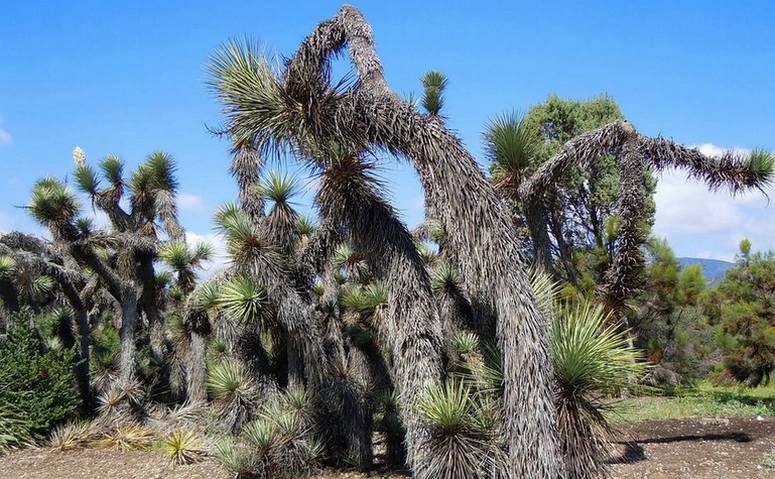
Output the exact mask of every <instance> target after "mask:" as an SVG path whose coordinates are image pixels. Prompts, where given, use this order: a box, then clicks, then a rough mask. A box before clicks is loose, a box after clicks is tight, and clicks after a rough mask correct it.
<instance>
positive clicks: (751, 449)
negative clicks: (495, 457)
mask: <svg viewBox="0 0 775 479" xmlns="http://www.w3.org/2000/svg"><path fill="white" fill-rule="evenodd" d="M623 432H624V433H625V435H626V436H627V437H629V438H630V439H631V440H632V442H630V443H626V441H623V442H622V444H619V451H618V453H619V455H618V457H616V458H614V460H613V462H614V464H613V465H612V467H613V472H614V477H615V478H617V479H635V478H638V479H640V478H647V479H684V478H685V479H689V478H691V479H711V478H712V479H721V478H723V479H761V478H775V469H768V468H766V467H764V466H763V465H762V464H763V463H764V461H765V460H766V458H767V457H768V456H771V455H773V457H775V417H764V418H758V419H757V418H755V417H737V418H687V419H672V420H668V421H644V422H639V423H636V424H630V425H627V426H624V427H623ZM229 477H230V475H229V474H228V473H227V472H226V471H224V470H223V469H221V468H220V467H219V466H218V465H216V464H214V463H212V462H204V463H200V464H194V465H190V466H176V467H173V466H171V465H170V464H169V462H168V461H167V459H166V458H165V457H164V456H163V455H161V454H159V453H158V452H154V451H148V452H120V451H115V450H105V449H89V450H82V451H68V452H57V451H50V450H45V449H32V450H26V451H18V452H15V453H13V454H10V455H8V456H5V457H0V478H1V479H6V478H8V479H33V478H35V479H38V478H46V479H48V478H52V479H53V478H56V479H94V478H108V479H184V478H185V479H227V478H229ZM319 477H320V478H326V479H345V478H352V479H358V478H363V477H372V478H379V477H383V478H399V477H404V476H401V475H399V474H385V473H382V472H374V473H372V474H370V475H363V474H360V473H356V472H344V473H330V474H324V475H322V476H319Z"/></svg>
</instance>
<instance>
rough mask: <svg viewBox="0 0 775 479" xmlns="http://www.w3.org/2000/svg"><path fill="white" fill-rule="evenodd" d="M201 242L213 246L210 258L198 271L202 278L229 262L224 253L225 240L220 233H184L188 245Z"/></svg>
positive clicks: (206, 277) (207, 276)
mask: <svg viewBox="0 0 775 479" xmlns="http://www.w3.org/2000/svg"><path fill="white" fill-rule="evenodd" d="M202 242H204V243H207V244H209V245H210V246H212V248H213V257H212V259H211V260H210V261H207V262H205V264H204V265H203V266H204V267H203V269H202V271H201V272H200V273H199V278H200V279H202V280H204V279H208V278H209V277H210V276H212V275H213V274H214V273H216V272H218V271H220V270H221V269H223V268H224V267H226V265H227V264H228V263H229V255H228V254H227V253H226V242H225V241H224V239H223V237H222V236H221V235H219V234H215V233H207V234H197V233H194V232H191V231H189V232H187V233H186V243H188V244H189V245H190V246H194V245H196V244H197V243H202Z"/></svg>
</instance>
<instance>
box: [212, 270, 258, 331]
mask: <svg viewBox="0 0 775 479" xmlns="http://www.w3.org/2000/svg"><path fill="white" fill-rule="evenodd" d="M219 293H220V294H219V298H218V304H219V305H220V306H221V308H223V311H224V313H225V314H226V315H227V316H228V317H229V318H230V319H232V320H233V321H237V322H252V321H256V320H259V319H261V318H262V317H263V315H264V314H265V312H266V308H267V307H268V301H267V296H266V290H265V289H264V288H263V286H261V285H259V284H258V283H257V282H256V281H255V280H254V279H253V278H251V277H249V276H244V275H240V276H236V277H234V278H232V279H230V280H229V281H227V282H225V283H223V285H221V287H220V290H219Z"/></svg>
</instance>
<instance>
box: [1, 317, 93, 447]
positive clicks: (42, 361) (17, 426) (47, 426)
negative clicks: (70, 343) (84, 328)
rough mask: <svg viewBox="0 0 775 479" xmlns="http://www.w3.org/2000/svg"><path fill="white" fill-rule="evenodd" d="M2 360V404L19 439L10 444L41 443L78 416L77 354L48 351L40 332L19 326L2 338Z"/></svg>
mask: <svg viewBox="0 0 775 479" xmlns="http://www.w3.org/2000/svg"><path fill="white" fill-rule="evenodd" d="M0 358H3V360H2V362H0V404H2V405H4V408H7V410H8V411H13V412H14V417H15V419H14V422H13V424H14V427H13V429H12V430H13V431H15V432H14V433H13V435H14V436H15V437H17V439H18V440H11V439H9V438H6V441H7V442H9V443H11V444H12V443H14V442H16V443H17V445H23V443H24V442H26V439H27V438H28V437H29V438H33V439H40V438H42V437H44V436H46V434H47V433H48V432H49V431H50V430H51V429H52V428H53V427H54V426H56V425H57V424H59V423H60V422H62V421H64V420H66V419H68V418H71V417H73V416H74V415H75V414H76V411H77V410H78V407H79V406H80V403H81V400H80V397H79V395H78V390H77V387H76V383H75V378H74V376H73V367H74V366H75V364H76V361H75V352H74V351H72V350H69V349H65V350H60V351H57V350H47V349H46V347H45V346H44V343H43V340H42V338H41V337H40V336H39V335H38V334H37V332H35V331H30V330H28V329H27V328H25V327H21V326H17V327H13V328H12V329H11V330H10V331H9V332H8V334H7V335H6V336H5V337H3V338H0ZM20 418H21V421H20ZM10 435H11V434H9V436H10Z"/></svg>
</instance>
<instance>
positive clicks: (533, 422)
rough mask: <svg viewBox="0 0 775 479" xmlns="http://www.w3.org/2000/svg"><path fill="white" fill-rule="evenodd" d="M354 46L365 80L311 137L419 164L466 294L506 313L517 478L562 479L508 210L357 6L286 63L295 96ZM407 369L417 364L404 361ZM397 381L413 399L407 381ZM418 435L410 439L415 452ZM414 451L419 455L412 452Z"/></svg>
mask: <svg viewBox="0 0 775 479" xmlns="http://www.w3.org/2000/svg"><path fill="white" fill-rule="evenodd" d="M345 45H347V46H348V47H349V52H350V57H351V59H352V62H353V64H354V65H355V67H356V70H357V72H358V80H359V82H358V84H357V87H356V88H354V89H353V90H350V91H348V92H346V93H345V94H343V95H342V96H341V97H340V98H337V101H330V102H328V103H327V104H324V105H322V106H318V108H317V109H315V108H312V109H311V110H310V111H312V112H314V113H317V115H310V116H309V118H308V121H311V123H312V124H313V126H312V127H311V131H318V132H322V134H323V135H328V136H331V137H337V136H346V137H349V138H347V139H348V140H349V141H362V142H363V143H367V144H375V145H377V146H381V147H383V148H385V149H387V150H389V151H392V152H395V153H400V154H403V155H405V156H407V157H408V158H409V159H411V160H412V162H413V164H414V166H415V168H416V169H417V171H418V173H419V176H420V180H421V181H422V184H423V187H424V190H425V195H426V204H429V205H435V207H434V208H433V209H434V210H435V212H436V215H435V219H437V220H438V221H439V222H440V223H441V224H442V226H443V227H444V229H445V230H446V231H447V235H448V239H447V244H448V247H449V253H450V254H451V256H452V257H454V258H455V260H456V263H457V265H458V266H459V268H460V270H461V272H462V277H463V285H464V289H465V290H466V291H467V293H468V294H469V295H470V296H471V297H472V298H473V299H474V303H475V304H477V305H480V307H484V308H486V309H491V311H492V312H493V313H495V315H496V316H497V338H498V342H499V345H500V348H501V350H502V352H503V356H504V357H503V359H504V361H503V364H504V382H505V384H504V386H505V388H504V390H505V392H504V415H503V422H504V426H505V430H506V432H507V435H508V445H509V455H510V458H511V470H512V472H513V475H514V476H516V477H531V478H547V479H549V478H551V479H555V478H556V477H558V476H560V475H561V469H562V465H561V462H560V460H559V454H558V443H557V437H556V432H555V420H554V416H555V412H554V405H553V386H552V363H551V360H550V358H549V351H548V341H547V334H546V325H545V324H544V321H543V320H542V319H541V317H540V315H539V314H538V311H537V310H536V308H535V305H534V300H533V297H532V291H531V289H530V286H529V284H528V282H527V279H526V277H525V274H524V263H523V261H522V258H521V253H520V250H519V247H518V244H517V243H516V241H515V239H514V238H516V236H517V235H516V231H515V230H514V226H513V224H512V223H511V220H510V216H509V213H508V211H506V209H505V207H504V206H503V205H502V203H501V201H500V200H499V198H498V196H497V194H496V192H495V191H494V189H493V187H492V185H491V184H490V183H489V182H488V181H487V179H486V178H485V177H484V175H483V174H482V172H481V170H480V169H479V167H478V164H477V163H476V161H475V160H474V159H473V157H472V156H471V155H470V154H469V153H468V152H467V151H466V150H465V149H464V148H463V146H462V144H461V143H460V141H459V139H458V138H456V137H455V136H454V135H453V134H452V133H451V132H450V131H448V130H447V129H446V128H445V127H444V126H443V124H441V123H440V122H439V121H438V120H436V119H433V118H428V117H425V116H423V115H420V114H419V113H417V111H416V110H415V109H414V108H413V107H412V106H411V105H408V104H406V103H404V102H403V101H402V100H401V99H400V98H399V97H398V96H397V95H395V94H394V93H393V92H392V91H391V90H390V88H389V87H388V85H387V84H386V83H385V80H384V76H383V72H382V64H381V61H380V59H379V57H378V56H377V55H376V52H375V50H374V46H373V39H372V32H371V27H370V26H369V25H368V23H366V21H365V20H364V18H363V17H362V15H361V14H360V12H359V11H358V10H357V9H355V8H353V7H350V6H344V7H342V9H341V10H340V12H339V14H338V15H337V16H336V17H334V18H333V19H331V20H328V21H325V22H323V23H321V24H320V25H319V26H318V28H317V29H316V30H315V32H313V33H312V34H311V35H310V36H309V37H307V39H305V41H304V42H303V43H302V46H301V48H300V49H299V50H298V51H297V53H296V55H295V56H294V57H293V59H292V60H291V61H290V63H289V64H288V66H287V69H286V76H285V88H286V91H287V92H289V93H290V94H291V95H293V97H294V99H295V100H296V101H298V102H299V103H301V104H306V103H307V102H308V101H309V99H310V98H314V97H315V94H316V92H319V90H316V89H317V88H319V85H320V83H321V81H322V80H325V78H326V73H325V67H326V65H327V62H328V59H329V57H330V56H331V55H332V54H334V53H336V52H337V51H338V50H340V49H341V48H343V47H344V46H345ZM373 231H375V230H371V231H370V233H369V234H370V236H371V237H374V235H373ZM377 231H378V230H377ZM376 236H378V237H379V236H380V235H376ZM388 282H389V281H388ZM391 303H392V302H391ZM439 337H440V336H439ZM439 346H441V345H439ZM398 366H399V367H398V368H397V369H398V370H401V369H403V367H408V368H410V369H412V368H413V365H412V364H408V363H403V362H402V363H400V364H399V365H398ZM398 381H399V388H400V389H401V391H402V393H403V394H405V393H406V390H405V389H406V386H407V385H405V384H401V378H398ZM429 384H430V383H429ZM408 426H409V428H416V427H417V426H416V424H409V425H408ZM416 434H417V432H414V433H411V432H410V434H409V444H410V445H411V446H413V447H416V442H414V440H415V439H416V437H414V435H416ZM414 453H416V450H410V456H412V455H413V454H414Z"/></svg>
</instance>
